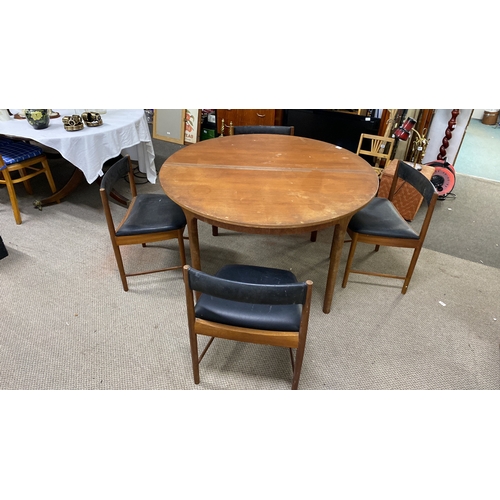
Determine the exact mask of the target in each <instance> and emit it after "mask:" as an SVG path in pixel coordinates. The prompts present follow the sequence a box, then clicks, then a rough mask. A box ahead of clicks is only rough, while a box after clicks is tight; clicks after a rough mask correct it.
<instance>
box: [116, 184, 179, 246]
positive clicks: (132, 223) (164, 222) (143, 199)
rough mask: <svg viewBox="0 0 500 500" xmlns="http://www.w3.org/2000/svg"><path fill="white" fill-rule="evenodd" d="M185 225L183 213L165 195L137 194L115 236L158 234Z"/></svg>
mask: <svg viewBox="0 0 500 500" xmlns="http://www.w3.org/2000/svg"><path fill="white" fill-rule="evenodd" d="M185 225H186V217H185V215H184V212H183V211H182V209H181V207H179V205H177V204H176V203H175V202H173V201H172V200H171V199H170V198H169V197H168V196H167V195H162V194H139V195H138V196H137V198H136V200H135V203H134V205H133V207H132V210H131V212H130V214H129V216H128V218H127V220H126V221H125V223H124V224H123V225H122V226H121V227H120V228H119V229H118V231H116V236H132V235H136V234H144V233H160V232H163V231H172V230H175V229H180V228H181V227H183V226H185Z"/></svg>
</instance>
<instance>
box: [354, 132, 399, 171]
mask: <svg viewBox="0 0 500 500" xmlns="http://www.w3.org/2000/svg"><path fill="white" fill-rule="evenodd" d="M394 141H395V139H393V138H392V137H382V136H380V135H373V134H361V136H360V137H359V144H358V149H357V151H356V154H357V155H358V156H370V157H372V158H375V168H376V169H377V174H378V175H379V177H380V175H381V173H382V168H383V166H384V165H385V164H386V163H389V161H390V160H391V155H392V150H393V148H394ZM380 165H382V167H381V166H380Z"/></svg>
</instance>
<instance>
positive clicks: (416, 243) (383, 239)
mask: <svg viewBox="0 0 500 500" xmlns="http://www.w3.org/2000/svg"><path fill="white" fill-rule="evenodd" d="M402 163H403V162H402V161H400V162H399V163H398V166H397V168H396V171H395V172H394V178H393V180H392V184H391V189H390V192H389V196H388V199H389V201H391V202H392V199H393V197H394V193H395V191H396V185H397V182H398V179H400V178H401V177H400V175H399V174H400V168H401V165H402ZM406 166H407V167H408V168H412V167H410V166H408V165H406ZM418 173H419V175H421V176H422V178H423V179H425V181H426V182H428V183H429V184H430V185H431V186H432V184H431V182H430V181H429V180H428V179H427V178H425V177H424V176H423V174H421V173H420V172H418ZM403 180H407V179H404V178H403ZM407 181H408V180H407ZM409 183H410V182H409ZM438 197H439V194H438V193H437V191H435V190H434V193H433V194H432V197H431V198H430V200H426V199H425V197H424V202H426V203H427V212H426V214H425V218H424V220H423V222H422V225H421V227H420V232H419V237H418V239H410V238H394V237H387V236H374V235H368V234H361V233H357V232H354V231H352V230H351V229H350V228H349V227H348V228H347V232H348V234H349V236H350V237H351V246H350V249H349V255H348V257H347V263H346V267H345V272H344V278H343V281H342V288H345V287H346V285H347V281H348V279H349V274H350V273H355V274H366V275H369V276H380V277H384V278H394V279H400V280H404V283H403V288H402V290H401V293H402V294H405V293H406V291H407V290H408V285H409V284H410V280H411V277H412V275H413V271H414V270H415V266H416V264H417V260H418V257H419V255H420V251H421V250H422V245H423V244H424V240H425V236H426V234H427V230H428V229H429V224H430V222H431V218H432V214H433V212H434V207H435V205H436V201H437V200H438ZM408 225H409V224H408ZM358 243H368V244H371V245H375V252H378V251H379V249H380V246H389V247H399V248H413V255H412V258H411V261H410V265H409V267H408V270H407V272H406V275H405V276H399V275H394V274H384V273H377V272H372V271H361V270H357V269H352V261H353V258H354V254H355V252H356V245H357V244H358Z"/></svg>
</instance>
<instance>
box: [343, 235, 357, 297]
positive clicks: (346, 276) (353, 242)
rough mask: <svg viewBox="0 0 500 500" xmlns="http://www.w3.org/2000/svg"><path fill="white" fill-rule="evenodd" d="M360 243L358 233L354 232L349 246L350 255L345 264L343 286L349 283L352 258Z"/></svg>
mask: <svg viewBox="0 0 500 500" xmlns="http://www.w3.org/2000/svg"><path fill="white" fill-rule="evenodd" d="M357 244H358V235H357V234H353V236H352V240H351V246H350V248H349V256H348V257H347V263H346V265H345V271H344V279H343V280H342V288H345V287H346V285H347V280H348V279H349V273H350V272H351V266H352V260H353V258H354V252H355V251H356V245H357Z"/></svg>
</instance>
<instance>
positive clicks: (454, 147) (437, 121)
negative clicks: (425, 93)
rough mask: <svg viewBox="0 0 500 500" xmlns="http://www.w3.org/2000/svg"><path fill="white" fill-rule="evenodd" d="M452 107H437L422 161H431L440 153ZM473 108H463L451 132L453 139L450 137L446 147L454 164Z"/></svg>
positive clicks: (447, 158) (448, 155)
mask: <svg viewBox="0 0 500 500" xmlns="http://www.w3.org/2000/svg"><path fill="white" fill-rule="evenodd" d="M452 111H453V110H451V109H436V111H435V113H434V117H433V118H432V123H431V126H430V129H429V133H428V134H427V139H428V140H429V144H428V146H427V150H426V152H425V156H424V159H423V161H422V163H427V162H429V161H433V160H437V157H438V154H439V148H440V147H441V145H442V144H443V137H445V132H446V129H447V128H448V122H449V121H450V120H451V112H452ZM472 111H475V110H472V109H461V110H460V114H459V115H458V116H457V124H456V126H455V129H454V130H452V132H451V139H449V143H450V145H449V146H448V148H447V149H446V161H448V162H449V163H451V164H452V165H453V164H454V163H455V160H456V158H457V155H458V151H459V150H460V145H461V144H462V140H463V137H464V135H465V130H466V129H467V125H468V124H469V120H470V118H471V116H472ZM477 111H481V118H482V117H483V112H484V110H477Z"/></svg>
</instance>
